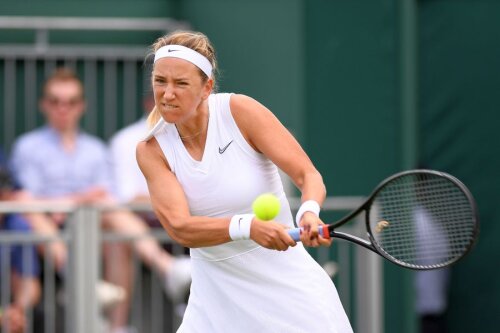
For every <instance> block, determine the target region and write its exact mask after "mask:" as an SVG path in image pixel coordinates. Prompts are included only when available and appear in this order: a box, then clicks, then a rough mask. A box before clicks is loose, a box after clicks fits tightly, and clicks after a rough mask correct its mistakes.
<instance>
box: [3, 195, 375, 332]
mask: <svg viewBox="0 0 500 333" xmlns="http://www.w3.org/2000/svg"><path fill="white" fill-rule="evenodd" d="M362 201H363V198H360V197H339V198H327V200H326V201H325V204H324V212H345V211H350V210H352V209H354V208H357V207H358V206H359V204H360V203H362ZM299 203H300V200H299V199H298V198H291V199H290V205H291V207H292V209H294V210H295V209H296V208H297V207H298V205H299ZM118 208H120V209H121V208H124V206H120V207H111V206H84V207H76V206H66V207H61V206H54V205H38V206H33V205H29V206H28V205H25V204H19V203H11V202H0V214H2V213H3V214H5V213H13V212H17V213H23V212H66V213H68V214H70V216H71V218H70V219H69V221H68V227H67V228H66V229H64V231H63V232H62V233H61V234H60V235H58V236H53V237H44V236H40V235H14V234H5V233H4V234H2V233H0V246H3V245H6V244H19V243H24V244H42V243H43V244H47V243H49V242H51V241H64V242H66V243H67V244H68V246H69V247H70V257H69V260H68V267H67V272H66V279H67V283H66V285H65V286H64V287H65V289H66V293H65V295H66V296H65V298H64V299H63V300H62V302H63V304H64V307H65V310H66V313H65V320H64V322H65V330H64V331H65V332H74V333H87V332H102V327H100V323H101V322H102V313H101V312H100V309H99V304H98V301H97V298H96V293H95V286H96V283H97V281H98V280H99V279H100V277H101V265H102V261H101V257H100V248H101V245H102V244H103V243H105V242H116V241H120V242H132V241H135V240H137V239H139V238H140V237H154V238H156V239H157V240H158V241H159V242H161V243H169V242H171V240H170V238H169V237H168V235H167V234H166V233H165V232H164V231H163V230H154V231H152V232H151V233H150V234H148V235H143V236H124V235H118V234H115V233H110V232H102V231H101V228H100V215H101V213H102V212H104V211H107V210H112V209H118ZM125 208H128V209H131V210H133V211H150V210H151V208H150V207H149V206H148V205H133V206H125ZM342 231H344V232H349V233H353V234H355V235H357V236H359V237H366V232H365V228H364V226H363V224H362V222H361V221H360V220H358V221H355V223H352V224H348V225H346V226H345V227H342ZM332 248H335V250H336V255H335V256H334V255H333V254H332V249H329V248H320V249H318V250H317V251H316V253H315V258H316V260H317V261H318V262H319V263H320V264H321V265H324V266H327V265H329V264H332V263H335V267H337V268H338V271H337V272H336V275H335V276H334V278H333V279H334V281H335V284H336V286H337V290H338V292H339V295H340V297H341V300H342V303H343V305H344V308H345V309H346V312H347V313H348V316H349V317H350V318H351V322H352V325H353V327H354V328H355V331H356V332H359V333H364V332H366V333H381V332H383V313H382V311H383V283H382V281H383V277H382V263H381V261H382V259H380V258H379V257H378V256H377V255H375V254H373V253H370V252H369V251H367V250H366V249H364V248H362V247H359V246H356V245H353V244H350V243H349V242H346V241H343V240H335V243H334V245H333V246H332ZM180 251H182V250H179V249H177V252H180ZM174 253H175V250H174ZM0 259H1V258H0ZM138 261H139V260H138V259H137V258H136V263H137V262H138ZM45 265H46V266H47V267H46V271H45V272H44V274H53V273H54V270H53V263H51V261H50V260H47V263H46V264H45ZM47 271H48V272H47ZM135 274H138V273H137V270H136V273H135ZM1 278H2V281H6V279H5V277H4V276H2V277H1ZM2 283H3V284H5V282H2ZM138 283H141V279H140V278H139V279H138ZM153 284H154V283H153ZM0 287H1V285H0ZM152 287H154V286H152ZM4 288H5V286H4ZM43 288H44V293H45V294H46V296H47V295H49V296H50V295H53V297H46V298H45V303H44V304H43V307H44V310H45V311H44V312H45V315H46V318H45V333H51V332H56V331H55V325H56V324H55V315H56V314H55V302H56V301H57V300H56V297H57V296H56V295H55V290H54V285H53V282H51V279H50V278H46V279H44V286H43ZM152 294H158V293H157V292H155V291H153V292H152ZM0 301H1V300H0ZM59 301H61V300H59ZM150 301H151V304H149V305H146V304H142V303H141V302H140V301H137V302H133V304H134V305H135V307H134V309H133V311H132V313H131V315H130V316H131V317H134V318H135V321H136V322H139V323H141V324H140V325H142V324H144V322H147V323H148V325H149V327H150V328H149V331H148V332H150V333H156V332H165V329H164V328H162V327H163V325H162V324H159V323H158V321H159V320H162V318H163V317H164V316H165V315H167V314H166V313H162V311H164V310H162V309H163V306H162V301H161V300H158V299H151V300H150ZM144 306H149V308H150V309H151V311H152V312H155V311H156V313H153V314H151V313H150V311H148V314H149V315H151V317H147V316H146V315H145V313H144V312H145V311H142V307H144ZM169 315H171V316H173V317H174V320H173V325H172V327H171V329H172V331H175V328H176V327H177V325H178V324H179V323H180V319H181V318H178V317H177V318H176V317H175V316H176V315H175V313H174V314H172V313H170V314H169ZM155 318H156V319H155ZM155 327H156V328H155ZM0 332H1V330H0ZM28 332H30V331H28Z"/></svg>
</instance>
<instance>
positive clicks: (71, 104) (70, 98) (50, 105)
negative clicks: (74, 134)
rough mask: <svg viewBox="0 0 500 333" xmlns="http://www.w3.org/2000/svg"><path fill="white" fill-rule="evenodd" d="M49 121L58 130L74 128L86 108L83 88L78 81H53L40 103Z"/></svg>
mask: <svg viewBox="0 0 500 333" xmlns="http://www.w3.org/2000/svg"><path fill="white" fill-rule="evenodd" d="M40 107H41V109H42V112H43V113H44V114H45V117H46V119H47V123H48V124H49V125H50V126H52V127H53V128H55V129H56V130H60V131H65V130H74V129H76V128H78V122H79V121H80V118H81V116H82V114H83V111H84V109H85V103H84V101H83V94H82V88H81V86H80V85H79V83H78V82H76V81H53V82H51V83H49V85H48V86H47V87H46V89H45V95H44V97H43V99H42V101H41V105H40Z"/></svg>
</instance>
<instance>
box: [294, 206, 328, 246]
mask: <svg viewBox="0 0 500 333" xmlns="http://www.w3.org/2000/svg"><path fill="white" fill-rule="evenodd" d="M323 224H324V223H323V221H321V219H320V218H319V217H317V216H316V215H315V214H314V213H311V212H305V213H304V215H302V220H301V221H300V225H299V226H300V227H302V228H303V232H302V233H301V235H300V241H301V242H302V243H303V244H304V246H312V247H318V246H330V245H331V244H332V241H333V240H332V239H331V238H330V239H327V238H323V237H321V235H319V233H318V226H319V225H323Z"/></svg>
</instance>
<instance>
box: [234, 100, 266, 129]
mask: <svg viewBox="0 0 500 333" xmlns="http://www.w3.org/2000/svg"><path fill="white" fill-rule="evenodd" d="M229 106H230V108H231V114H232V115H233V118H234V120H235V121H236V123H237V124H238V126H239V127H243V128H246V127H247V126H251V125H252V124H255V123H259V122H268V121H269V120H270V119H274V118H275V116H274V114H273V113H272V112H271V111H270V110H269V109H268V108H267V107H265V106H264V105H263V104H261V103H260V102H259V101H257V100H255V99H253V98H252V97H249V96H246V95H241V94H233V95H231V99H230V102H229Z"/></svg>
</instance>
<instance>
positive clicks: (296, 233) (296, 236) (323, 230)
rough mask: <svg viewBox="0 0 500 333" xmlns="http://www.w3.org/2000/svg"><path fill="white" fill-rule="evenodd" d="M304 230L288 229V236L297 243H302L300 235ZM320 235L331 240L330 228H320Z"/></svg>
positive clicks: (324, 226) (323, 226)
mask: <svg viewBox="0 0 500 333" xmlns="http://www.w3.org/2000/svg"><path fill="white" fill-rule="evenodd" d="M302 230H303V229H302V228H293V229H288V234H289V235H290V237H292V239H293V240H294V241H296V242H298V241H300V234H301V233H302ZM318 233H319V234H320V236H321V237H324V238H330V233H329V232H328V226H326V225H322V226H319V227H318Z"/></svg>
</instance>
